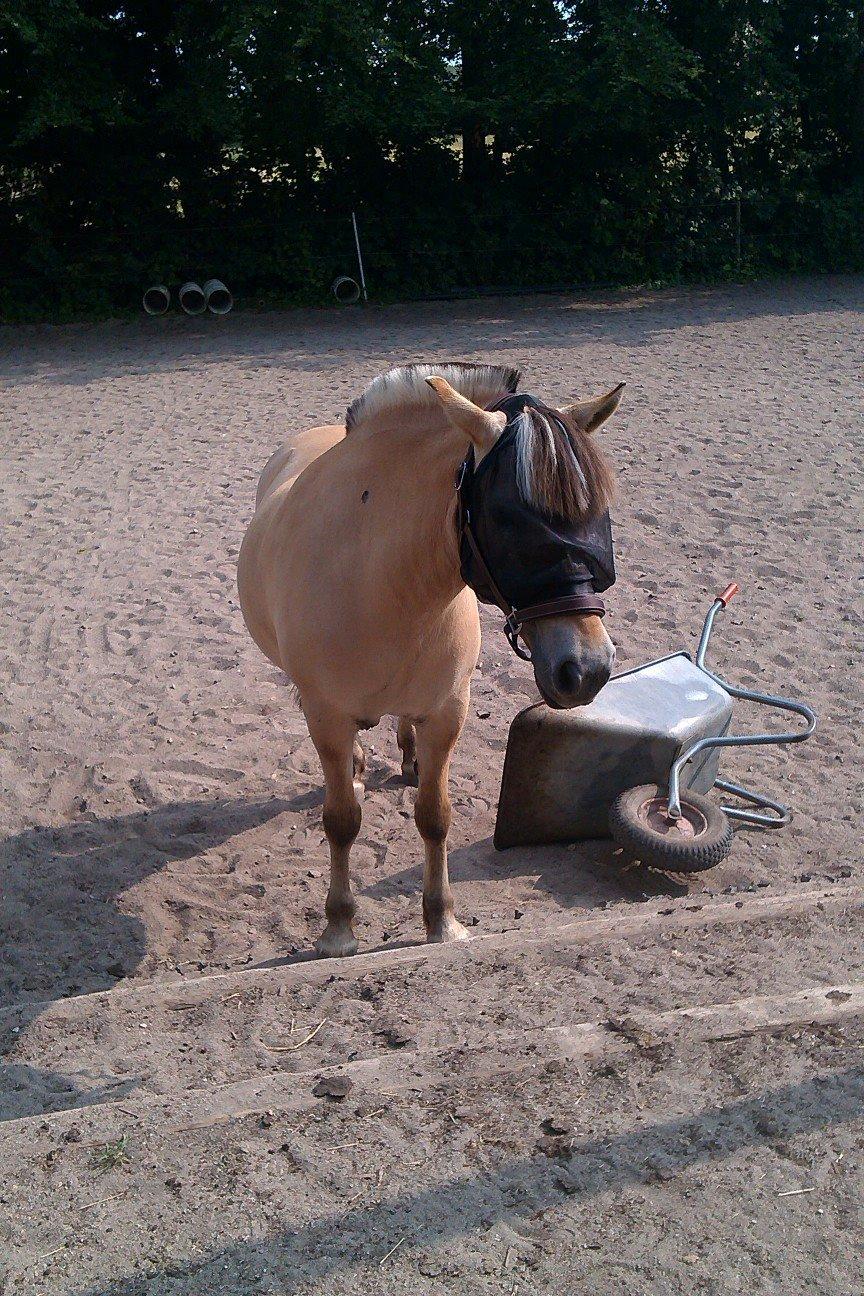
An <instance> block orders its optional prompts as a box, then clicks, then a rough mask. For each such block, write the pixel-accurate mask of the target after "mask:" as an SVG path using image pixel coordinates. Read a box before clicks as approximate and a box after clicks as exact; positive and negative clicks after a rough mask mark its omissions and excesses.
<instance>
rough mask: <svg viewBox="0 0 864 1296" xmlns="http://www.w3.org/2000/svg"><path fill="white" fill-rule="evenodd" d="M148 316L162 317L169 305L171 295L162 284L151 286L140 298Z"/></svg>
mask: <svg viewBox="0 0 864 1296" xmlns="http://www.w3.org/2000/svg"><path fill="white" fill-rule="evenodd" d="M141 305H142V306H143V307H144V309H145V311H146V312H147V314H148V315H164V314H165V312H166V311H167V309H168V307H169V306H170V305H171V294H170V292H169V291H168V289H167V288H166V287H165V285H164V284H152V285H151V287H149V288H148V289H147V291H146V292H145V294H144V296H143V297H142V298H141Z"/></svg>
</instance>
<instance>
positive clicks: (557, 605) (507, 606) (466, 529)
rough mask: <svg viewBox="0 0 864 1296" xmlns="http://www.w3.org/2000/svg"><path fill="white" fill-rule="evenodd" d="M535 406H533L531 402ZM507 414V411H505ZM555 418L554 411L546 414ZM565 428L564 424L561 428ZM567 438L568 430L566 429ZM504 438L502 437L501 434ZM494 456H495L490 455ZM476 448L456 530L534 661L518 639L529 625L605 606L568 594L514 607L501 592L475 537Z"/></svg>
mask: <svg viewBox="0 0 864 1296" xmlns="http://www.w3.org/2000/svg"><path fill="white" fill-rule="evenodd" d="M521 399H522V400H523V401H524V402H525V403H528V402H531V397H527V398H526V397H522V398H521ZM513 400H514V398H513V397H512V396H511V397H505V398H504V400H501V401H498V402H496V403H495V404H494V405H490V406H489V407H488V408H489V409H490V410H496V409H500V408H501V407H502V406H503V405H505V404H506V403H507V402H510V401H513ZM532 403H533V402H532ZM523 408H524V406H523ZM505 412H506V411H505ZM547 412H548V413H549V414H551V415H552V417H554V413H553V412H552V411H547ZM561 426H562V427H563V424H561ZM564 431H565V434H566V428H565V429H564ZM502 436H503V433H502ZM490 453H493V452H490ZM473 455H474V450H473V447H472V448H471V449H469V451H468V453H467V455H466V456H465V458H464V459H463V461H462V463H461V464H460V465H459V468H458V470H457V473H456V500H457V506H456V529H457V534H458V538H459V546H460V550H461V546H462V541H463V540H464V541H465V543H466V544H467V545H468V547H469V549H470V551H471V554H472V557H473V559H474V562H475V563H476V566H477V569H478V572H479V574H480V576H481V577H482V579H483V581H484V582H485V585H486V586H487V588H488V592H489V593H490V594H491V595H492V596H493V598H494V601H495V603H496V604H497V605H498V607H499V608H500V609H501V611H502V612H503V613H504V633H505V635H506V636H507V641H508V643H509V644H510V647H511V648H512V649H513V651H514V652H515V653H516V655H517V656H518V657H521V658H522V659H523V661H531V653H530V652H529V651H528V650H527V649H526V648H523V647H522V645H521V644H520V643H519V635H520V633H521V631H522V627H523V625H524V624H525V622H526V621H539V620H540V619H541V618H542V617H549V616H563V615H564V614H566V613H571V614H573V613H580V614H584V615H586V616H601V617H602V616H604V615H605V613H606V606H605V604H604V602H603V600H602V598H601V597H600V595H599V594H597V593H596V592H595V593H593V594H566V595H562V596H561V597H560V598H552V599H546V600H544V601H543V602H541V603H530V604H527V605H525V606H524V607H514V605H513V603H512V602H511V601H510V599H508V598H506V597H505V595H504V594H503V593H502V591H501V587H500V585H499V584H498V582H497V580H496V579H495V577H494V576H493V575H492V572H491V571H490V570H489V564H488V563H487V562H486V559H485V558H484V556H483V552H482V550H481V548H480V545H479V543H478V540H477V536H476V535H475V533H474V528H473V525H472V519H471V503H470V497H469V491H468V485H469V481H470V479H471V477H472V476H473V472H472V469H473Z"/></svg>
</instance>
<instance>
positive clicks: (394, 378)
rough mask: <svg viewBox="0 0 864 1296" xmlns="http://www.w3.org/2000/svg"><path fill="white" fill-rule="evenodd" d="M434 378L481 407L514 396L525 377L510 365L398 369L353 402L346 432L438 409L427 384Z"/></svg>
mask: <svg viewBox="0 0 864 1296" xmlns="http://www.w3.org/2000/svg"><path fill="white" fill-rule="evenodd" d="M434 377H439V378H444V379H445V380H446V381H447V382H448V383H449V384H450V386H451V387H453V388H454V389H455V390H456V391H458V392H459V394H460V395H462V396H465V397H467V399H468V400H470V401H473V402H474V404H475V405H480V406H481V407H482V406H486V405H491V404H492V402H493V401H496V400H501V398H502V397H503V396H509V395H511V394H512V393H513V392H515V391H516V389H517V387H518V386H519V382H520V379H521V377H522V375H521V374H520V372H519V370H518V369H511V368H510V367H509V366H507V365H488V364H470V363H469V362H468V361H461V360H459V361H448V362H447V363H446V364H437V365H434V364H411V365H399V366H397V368H395V369H388V370H387V372H386V373H383V374H379V375H378V377H377V378H375V379H373V380H372V382H371V383H370V384H369V386H368V387H367V388H366V390H365V391H364V392H363V394H362V395H361V396H358V397H357V399H356V400H354V401H352V402H351V404H350V405H349V406H348V412H347V414H346V416H345V430H346V432H351V431H353V429H354V428H356V427H359V426H360V424H361V423H371V422H373V421H374V420H375V419H376V418H380V417H381V415H382V414H392V413H394V412H399V413H402V412H404V411H406V410H409V409H420V408H424V407H425V408H427V409H437V408H438V405H439V402H438V397H437V396H436V395H435V393H434V392H433V391H432V389H431V388H430V387H429V386H428V384H427V383H426V381H425V380H426V379H427V378H434Z"/></svg>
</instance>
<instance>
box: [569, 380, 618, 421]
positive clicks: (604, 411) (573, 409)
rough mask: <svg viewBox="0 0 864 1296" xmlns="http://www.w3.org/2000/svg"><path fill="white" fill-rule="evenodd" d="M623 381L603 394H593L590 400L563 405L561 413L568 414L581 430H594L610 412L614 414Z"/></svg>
mask: <svg viewBox="0 0 864 1296" xmlns="http://www.w3.org/2000/svg"><path fill="white" fill-rule="evenodd" d="M623 390H624V383H623V382H622V383H619V384H618V386H617V387H613V388H612V390H611V391H608V392H607V393H606V395H605V396H594V397H593V398H592V399H591V400H584V401H576V402H575V404H573V405H565V406H564V408H563V409H562V411H561V413H562V414H568V415H569V416H570V418H572V419H573V421H574V422H575V423H576V424H578V426H579V427H580V428H581V429H582V431H583V432H594V431H595V430H596V429H597V428H598V427H599V426H600V424H601V423H605V422H606V420H607V418H608V417H609V415H610V414H614V413H615V411H616V409H617V408H618V403H619V401H620V400H621V393H622V392H623Z"/></svg>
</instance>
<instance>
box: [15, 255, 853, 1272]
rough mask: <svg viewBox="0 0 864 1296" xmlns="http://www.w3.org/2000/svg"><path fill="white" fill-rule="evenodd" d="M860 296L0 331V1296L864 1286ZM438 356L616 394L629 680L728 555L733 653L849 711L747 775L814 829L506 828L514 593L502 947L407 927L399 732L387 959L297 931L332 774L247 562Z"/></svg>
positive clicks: (483, 894) (484, 305) (669, 639)
mask: <svg viewBox="0 0 864 1296" xmlns="http://www.w3.org/2000/svg"><path fill="white" fill-rule="evenodd" d="M862 310H864V280H862V279H861V278H851V277H847V278H843V277H834V278H822V279H812V280H810V279H808V280H796V281H784V282H780V283H772V284H763V285H758V286H752V287H729V288H717V289H708V290H676V291H665V292H659V293H640V294H626V293H622V294H619V295H614V296H603V297H601V296H566V297H565V296H560V297H547V298H530V299H529V298H514V299H496V300H484V301H476V302H470V303H460V304H454V303H443V304H431V305H418V306H400V307H391V308H384V309H369V310H365V311H364V310H356V309H350V310H345V311H343V312H336V311H333V312H294V313H286V314H278V315H277V314H270V315H258V316H252V315H246V316H244V315H242V314H240V313H238V314H236V315H234V316H232V317H230V318H228V319H224V320H219V319H215V318H208V319H195V320H191V319H185V318H166V319H162V320H152V321H141V322H129V323H119V324H113V325H104V326H81V327H65V328H56V329H48V328H44V329H17V330H11V329H5V330H0V350H2V354H0V379H2V382H3V395H2V405H0V427H2V447H3V474H2V483H0V492H2V496H0V497H2V512H3V535H4V545H3V550H2V554H0V589H2V595H3V630H2V636H0V680H2V693H0V782H2V805H0V816H2V822H0V829H2V837H3V841H2V847H0V849H2V855H0V860H2V879H3V882H2V887H3V889H2V910H0V931H2V939H3V958H2V964H0V1041H2V1054H3V1064H2V1066H0V1077H2V1078H0V1121H5V1122H6V1123H5V1124H0V1154H2V1156H3V1161H4V1175H3V1177H2V1183H0V1294H2V1296H19V1293H20V1294H24V1293H30V1292H33V1293H63V1294H64V1296H66V1294H69V1296H72V1294H73V1293H74V1296H144V1294H145V1293H146V1296H168V1294H169V1293H170V1294H171V1296H217V1294H218V1296H247V1293H248V1294H250V1296H251V1294H252V1293H272V1294H273V1296H281V1294H282V1293H288V1292H291V1293H293V1292H298V1293H315V1294H316V1296H318V1294H319V1293H320V1294H322V1296H323V1294H324V1293H327V1294H330V1293H333V1294H334V1296H335V1294H336V1293H339V1294H340V1296H343V1294H352V1293H358V1294H363V1296H366V1294H369V1296H371V1293H381V1292H386V1293H391V1292H392V1293H401V1292H406V1293H407V1292H410V1293H412V1296H417V1294H420V1296H436V1294H437V1293H450V1292H453V1293H459V1294H460V1296H461V1294H462V1293H493V1292H494V1293H507V1294H508V1296H516V1293H519V1294H520V1296H523V1294H524V1296H528V1293H536V1292H543V1293H545V1292H547V1291H548V1292H553V1291H554V1292H555V1293H556V1296H557V1294H558V1293H561V1294H562V1296H563V1294H568V1296H569V1293H574V1294H575V1293H577V1292H582V1291H590V1292H592V1293H599V1294H601V1296H607V1293H608V1294H609V1296H613V1294H615V1296H617V1294H619V1293H620V1294H621V1296H624V1294H625V1293H626V1294H627V1296H631V1294H632V1296H636V1294H637V1293H638V1294H639V1296H644V1294H645V1293H649V1294H651V1296H654V1294H655V1293H656V1296H667V1294H668V1296H675V1294H677V1293H681V1296H685V1294H686V1296H690V1294H691V1293H694V1292H699V1293H702V1292H705V1293H711V1294H712V1296H726V1294H727V1293H730V1294H731V1293H738V1292H747V1293H748V1296H754V1294H757V1293H759V1294H761V1293H764V1294H765V1296H778V1294H782V1296H786V1294H787V1293H788V1296H802V1294H804V1293H806V1294H808V1296H810V1294H811V1293H812V1294H813V1296H817V1294H818V1296H853V1294H857V1293H859V1292H860V1291H861V1290H862V1288H864V1264H862V1260H861V1249H860V1237H861V1233H860V1229H861V1224H862V1214H861V1205H862V1198H861V1186H860V1171H861V1164H862V1148H864V1120H862V1114H864V1113H862V1100H864V1084H862V1081H861V1058H862V1053H861V1049H862V1048H864V1032H862V1030H861V1011H862V1008H864V995H862V991H861V983H862V981H864V975H862V966H861V965H862V962H864V942H862V939H861V924H860V910H861V902H862V897H864V879H862V873H864V869H862V850H861V813H862V808H864V789H862V782H861V775H860V751H859V745H860V734H861V701H862V688H861V646H862V633H861V631H862V625H864V597H862V593H864V591H862V575H861V570H862V569H861V519H862V496H864V473H862V459H864V431H862V429H864V395H862V391H864V389H862V373H864V367H862V357H864V315H862ZM452 357H458V358H465V359H478V360H491V361H496V362H497V361H500V362H507V363H511V364H516V365H519V366H521V367H522V368H523V369H524V372H525V379H524V382H523V387H524V389H525V390H529V391H533V392H536V393H537V394H538V395H540V396H542V397H544V398H546V399H548V400H550V402H552V403H557V402H563V401H564V400H566V399H568V398H571V397H574V396H584V395H589V394H593V393H595V392H598V391H600V390H603V389H605V388H607V387H609V386H611V385H612V384H614V383H615V382H618V381H620V380H625V381H626V382H627V389H626V392H625V397H624V401H623V403H622V407H621V410H620V411H619V413H618V414H617V416H615V417H614V418H613V419H612V420H610V422H609V423H607V424H606V425H605V427H604V429H603V430H602V432H601V433H600V435H601V437H602V440H603V443H604V445H605V447H606V448H607V450H608V453H609V455H610V458H611V460H612V462H613V464H614V465H615V468H616V472H617V476H618V498H617V504H616V507H615V510H614V520H615V524H616V546H617V563H618V584H617V585H616V586H615V587H614V588H613V589H612V590H611V591H610V592H609V595H608V597H607V602H608V605H609V608H610V614H609V616H608V617H607V622H606V624H607V628H608V629H609V631H610V634H611V635H612V638H613V640H614V641H615V643H616V646H617V649H618V666H619V668H627V667H628V666H631V665H635V664H637V663H639V662H640V661H643V660H649V659H650V658H652V657H655V656H660V655H662V654H664V653H666V652H668V651H674V650H677V649H679V648H683V647H689V648H691V649H692V648H693V647H694V645H695V637H696V632H697V631H698V628H699V625H700V624H701V618H702V615H703V614H704V610H705V609H706V607H707V605H708V603H709V602H710V598H711V596H712V595H713V593H714V592H715V591H716V590H717V589H719V588H721V587H722V586H723V585H725V584H726V583H727V581H729V580H730V579H733V578H734V579H735V580H737V581H738V582H739V584H740V585H741V587H742V593H741V594H740V595H739V597H738V598H737V599H736V601H735V602H734V603H733V604H732V605H731V607H730V609H729V611H728V612H727V613H726V614H725V616H724V617H723V618H722V619H721V621H720V622H719V623H718V627H717V630H716V633H715V638H714V642H713V648H712V658H711V660H712V664H713V665H715V667H716V669H718V670H719V671H721V672H724V673H726V674H728V676H729V678H730V679H732V680H734V681H738V682H741V683H743V684H744V685H745V686H753V687H757V688H758V687H764V688H767V689H769V690H772V689H775V690H777V691H780V692H787V693H789V694H790V695H792V696H795V697H800V698H802V699H804V700H806V701H808V702H809V703H810V704H811V705H812V706H813V707H814V708H815V709H816V711H817V714H818V717H819V726H820V727H819V730H818V732H817V734H816V736H815V737H814V738H813V739H812V740H811V741H810V742H809V743H808V744H807V745H806V746H805V747H803V748H795V747H789V748H783V749H777V750H774V751H772V750H770V749H763V750H760V751H759V752H758V753H756V754H753V753H748V752H746V751H745V752H742V753H740V754H737V755H735V754H733V755H731V756H729V757H728V759H726V760H724V763H723V772H724V773H725V774H726V775H727V777H731V778H740V780H741V781H743V782H745V783H747V782H752V783H754V784H755V785H756V786H758V787H762V788H764V789H765V791H766V792H767V793H768V795H774V796H777V797H778V798H779V799H781V800H784V799H788V800H789V801H791V802H792V803H793V805H794V807H795V819H794V822H793V824H792V825H791V826H790V827H789V828H787V829H786V830H784V831H783V832H780V833H776V834H771V833H759V832H752V831H750V832H748V831H739V832H738V833H736V838H735V843H734V846H733V850H732V854H731V856H730V857H729V859H728V860H727V861H726V862H725V863H724V864H723V865H722V866H720V867H719V868H717V869H716V870H714V871H712V872H709V873H706V874H704V875H700V876H696V877H694V878H692V879H691V880H690V881H689V883H687V884H686V885H685V884H683V883H681V882H675V881H673V880H671V879H669V878H666V877H664V876H662V875H659V874H654V873H651V872H649V871H647V870H643V869H641V868H630V867H627V865H626V861H624V860H623V859H622V858H621V857H620V856H619V855H616V854H615V853H614V851H613V849H612V847H611V845H610V844H609V843H607V842H594V843H589V844H587V845H579V846H578V847H575V848H574V847H569V848H557V847H556V848H544V849H538V850H530V851H528V850H514V851H510V852H507V853H498V852H496V851H495V850H494V848H493V846H492V840H491V838H492V831H493V826H494V820H495V807H496V799H497V793H498V785H499V781H500V775H501V765H502V761H503V753H504V747H505V742H506V736H507V727H508V724H509V721H510V719H511V718H512V717H513V715H514V714H515V713H516V711H517V710H519V709H520V708H521V707H523V706H525V705H527V703H528V702H530V701H533V700H535V698H536V692H535V688H534V684H533V678H532V676H531V671H530V666H528V665H527V664H526V663H524V662H521V661H519V660H518V659H517V658H516V657H515V656H514V655H513V654H512V653H511V652H510V650H509V649H508V647H507V644H506V641H505V639H504V637H503V635H502V634H501V633H500V629H499V623H500V617H499V616H498V614H497V613H496V612H495V611H494V610H487V611H485V612H484V614H483V621H484V644H483V652H482V656H481V663H480V668H479V670H478V672H477V675H476V678H475V683H474V688H473V695H472V706H471V711H470V715H469V721H468V724H467V726H466V730H465V733H464V735H463V738H462V742H461V744H460V747H459V749H458V752H457V756H456V759H455V762H454V767H453V775H452V778H451V793H452V797H453V809H454V823H453V831H452V833H451V837H450V846H451V856H450V860H451V877H452V880H453V885H454V891H455V895H456V907H457V916H458V917H459V918H460V919H461V920H462V921H463V922H465V923H466V924H467V925H469V927H470V928H471V931H472V934H473V935H474V937H475V939H473V940H472V941H471V942H469V943H468V944H467V945H466V946H465V947H462V948H458V949H457V948H447V949H440V948H439V949H436V950H433V951H431V952H429V951H428V950H427V948H426V947H425V946H422V945H418V944H417V943H418V942H419V941H421V939H422V930H423V929H422V921H421V915H420V894H419V890H420V875H421V859H422V848H421V845H420V841H419V838H418V836H417V834H416V831H415V829H414V824H413V818H412V805H413V797H414V791H413V789H410V788H406V787H405V786H403V785H402V783H401V782H400V781H399V780H398V778H397V773H398V751H397V748H396V743H395V733H394V731H393V723H392V722H384V723H382V725H381V726H380V727H379V729H377V730H376V731H373V732H372V733H370V734H368V735H366V738H367V741H366V744H365V745H366V748H367V758H368V766H367V778H366V794H365V799H364V804H363V827H362V830H361V835H360V837H359V839H358V842H357V845H356V846H355V849H354V852H353V855H352V863H353V873H354V878H355V882H356V893H357V899H358V904H359V910H358V922H357V925H356V930H357V934H358V936H359V938H360V948H361V955H360V956H358V958H357V959H356V960H353V961H352V960H339V961H335V962H333V963H322V962H319V961H312V960H309V958H308V955H309V952H310V949H311V946H312V943H313V941H314V939H315V937H316V936H317V935H318V933H319V931H320V928H321V924H322V913H323V899H324V893H325V889H326V878H327V850H326V844H325V841H324V835H323V831H322V828H321V801H322V796H321V786H320V770H319V766H318V762H317V757H316V754H315V751H314V749H313V747H312V744H311V742H310V740H309V738H308V736H307V734H306V730H305V726H304V722H303V717H302V715H301V714H300V712H299V711H298V710H297V709H296V708H295V707H294V705H293V703H292V701H291V697H290V695H289V692H288V690H287V688H286V686H285V682H284V680H283V678H282V677H281V676H280V675H279V673H278V672H276V671H275V670H274V668H273V667H272V666H271V665H270V664H269V663H268V662H267V661H266V660H265V659H264V658H263V657H262V656H261V655H260V654H259V653H258V651H257V649H256V648H255V647H254V645H253V644H252V643H251V641H250V640H249V638H248V636H247V634H246V632H245V629H244V626H243V623H242V619H241V617H240V612H239V608H238V602H237V595H236V588H235V583H234V571H235V563H236V557H237V552H238V548H239V544H240V540H241V538H242V535H243V532H244V529H245V527H246V525H247V522H248V519H249V517H250V515H251V511H252V508H253V504H254V493H255V484H256V481H257V477H258V474H259V472H260V469H261V467H262V466H263V464H264V462H265V461H266V459H267V457H268V456H269V454H270V453H271V451H272V450H273V449H274V448H275V447H276V446H277V445H278V444H279V443H280V441H282V440H284V439H285V438H287V437H290V436H291V434H292V433H293V432H295V431H297V430H298V429H301V428H303V427H307V426H310V425H312V424H315V423H322V422H330V421H337V420H338V419H340V418H341V416H342V415H343V413H344V409H345V407H346V405H347V403H348V402H349V400H350V399H351V398H352V397H354V396H356V395H357V394H358V393H359V392H360V391H361V390H362V388H363V387H364V386H365V385H366V383H367V382H368V381H369V380H370V379H371V378H372V377H374V376H375V374H377V373H379V372H380V371H381V370H383V369H386V368H388V367H389V366H390V365H392V364H395V363H399V362H402V361H406V360H424V361H426V360H429V361H433V360H435V359H442V360H443V359H449V358H452ZM754 719H755V718H754V717H752V715H748V713H747V711H746V709H745V708H744V707H743V706H742V707H741V708H739V710H738V712H737V714H736V721H737V724H738V725H739V727H746V726H747V725H748V724H750V726H751V727H755V726H754ZM761 720H762V717H761V716H760V717H758V721H756V723H758V724H760V725H761ZM694 1008H697V1009H699V1010H700V1011H699V1012H697V1013H695V1014H694V1013H693V1011H692V1010H693V1009H694ZM701 1010H704V1011H701Z"/></svg>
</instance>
